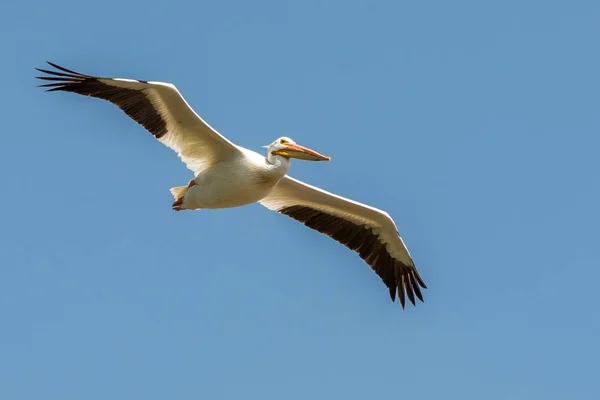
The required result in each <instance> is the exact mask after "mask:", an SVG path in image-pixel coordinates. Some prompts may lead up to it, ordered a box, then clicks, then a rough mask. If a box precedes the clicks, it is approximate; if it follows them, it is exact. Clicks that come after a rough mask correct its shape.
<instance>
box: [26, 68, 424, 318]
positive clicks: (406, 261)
mask: <svg viewBox="0 0 600 400" xmlns="http://www.w3.org/2000/svg"><path fill="white" fill-rule="evenodd" d="M49 64H50V65H51V66H53V67H55V68H56V69H57V70H59V71H60V72H59V71H49V70H44V69H37V68H36V69H37V70H38V71H41V72H43V73H46V74H49V75H46V76H39V77H38V78H39V79H43V80H47V81H52V83H49V84H44V85H40V86H42V87H48V88H49V89H48V91H57V90H60V91H67V92H73V93H77V94H81V95H87V96H92V97H97V98H101V99H104V100H107V101H109V102H111V103H113V104H115V105H116V106H117V107H119V108H120V109H121V110H123V111H124V112H125V113H126V114H127V115H128V116H129V117H131V118H132V119H133V120H135V121H136V122H138V123H140V124H141V125H142V126H144V127H145V128H146V129H147V130H148V131H149V132H150V133H152V134H153V135H154V136H155V137H156V138H157V139H158V140H159V141H160V142H161V143H163V144H164V145H166V146H168V147H169V148H171V149H173V150H174V151H175V152H176V153H177V154H178V155H179V156H180V157H181V159H182V160H183V162H184V163H185V164H186V165H187V167H188V168H189V169H190V170H192V171H193V172H194V178H193V179H192V180H190V182H189V183H188V184H187V185H185V186H177V187H173V188H171V193H172V194H173V197H174V198H175V202H174V203H173V205H172V207H173V209H174V210H177V211H180V210H195V209H202V208H206V209H211V208H228V207H239V206H243V205H246V204H250V203H254V202H259V203H261V204H262V205H264V206H265V207H267V208H269V209H271V210H274V211H276V212H279V213H281V214H284V215H287V216H289V217H291V218H293V219H296V220H298V221H300V222H302V223H304V224H305V225H306V226H308V227H310V228H312V229H314V230H317V231H319V232H321V233H324V234H326V235H328V236H330V237H332V238H333V239H335V240H337V241H338V242H340V243H342V244H344V245H345V246H346V247H348V248H350V249H352V250H354V251H356V252H357V253H358V254H359V255H360V257H361V258H362V259H363V260H364V261H365V262H367V264H369V265H370V266H371V268H372V269H373V270H374V271H375V272H376V273H377V275H379V277H380V278H381V279H382V281H383V282H384V283H385V285H386V286H387V287H388V289H389V293H390V297H391V299H392V300H395V298H396V293H398V297H399V299H400V303H401V305H402V307H404V305H405V294H406V296H407V297H408V299H409V300H410V301H411V303H412V304H415V296H416V297H418V298H419V299H420V300H421V301H423V297H422V294H421V290H420V287H422V288H426V285H425V283H424V282H423V280H422V279H421V277H420V276H419V273H418V272H417V269H416V267H415V265H414V262H413V260H412V258H411V256H410V253H409V252H408V249H407V248H406V246H405V244H404V242H403V241H402V238H401V237H400V235H399V234H398V231H397V228H396V225H395V223H394V221H393V220H392V218H391V217H390V216H389V215H388V214H387V213H386V212H384V211H382V210H379V209H377V208H373V207H370V206H368V205H365V204H361V203H358V202H355V201H352V200H349V199H346V198H344V197H341V196H338V195H335V194H332V193H329V192H327V191H324V190H322V189H319V188H316V187H314V186H310V185H308V184H306V183H303V182H300V181H298V180H296V179H294V178H291V177H289V176H288V175H287V173H288V170H289V168H290V159H291V158H297V159H303V160H308V161H328V160H330V158H329V157H326V156H324V155H322V154H319V153H317V152H315V151H314V150H311V149H308V148H306V147H304V146H300V145H298V144H297V143H295V142H294V141H293V140H291V139H290V138H287V137H282V138H279V139H277V140H275V141H274V142H273V143H271V144H270V145H268V146H265V147H267V156H266V157H264V156H262V155H260V154H258V153H256V152H254V151H251V150H248V149H245V148H243V147H240V146H237V145H235V144H234V143H232V142H230V141H229V140H227V139H226V138H225V137H223V136H222V135H221V134H219V133H218V132H217V131H216V130H215V129H213V128H212V127H211V126H210V125H208V124H207V123H206V122H205V121H204V120H203V119H202V118H201V117H200V116H199V115H197V114H196V113H195V112H194V110H193V109H192V108H191V107H190V106H189V105H188V103H187V102H186V101H185V99H184V98H183V96H182V95H181V94H180V93H179V91H178V90H177V88H176V87H175V86H174V85H172V84H170V83H164V82H148V81H142V80H134V79H122V78H103V77H97V76H91V75H86V74H81V73H79V72H75V71H72V70H69V69H66V68H63V67H60V66H58V65H56V64H53V63H50V62H49Z"/></svg>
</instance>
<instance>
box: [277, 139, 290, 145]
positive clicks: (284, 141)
mask: <svg viewBox="0 0 600 400" xmlns="http://www.w3.org/2000/svg"><path fill="white" fill-rule="evenodd" d="M279 143H281V144H283V145H286V144H288V143H289V142H288V141H287V140H285V139H281V140H280V141H279Z"/></svg>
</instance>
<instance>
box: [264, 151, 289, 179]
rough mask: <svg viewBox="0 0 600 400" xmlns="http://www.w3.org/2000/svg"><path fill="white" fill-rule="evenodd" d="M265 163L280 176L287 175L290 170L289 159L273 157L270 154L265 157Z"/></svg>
mask: <svg viewBox="0 0 600 400" xmlns="http://www.w3.org/2000/svg"><path fill="white" fill-rule="evenodd" d="M267 162H268V164H270V167H271V169H273V170H275V171H277V172H280V173H281V175H282V176H283V175H285V174H287V172H288V170H289V169H290V159H289V158H287V157H282V156H274V155H273V154H271V152H269V153H268V155H267Z"/></svg>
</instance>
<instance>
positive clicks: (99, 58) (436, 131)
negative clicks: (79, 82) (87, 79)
mask: <svg viewBox="0 0 600 400" xmlns="http://www.w3.org/2000/svg"><path fill="white" fill-rule="evenodd" d="M598 21H600V3H599V2H598V1H591V0H590V1H569V2H567V1H561V2H559V1H523V0H519V1H516V0H515V1H502V2H482V1H474V0H472V1H452V2H450V1H424V2H415V1H410V2H409V1H341V0H338V1H308V0H302V1H281V0H277V1H252V2H250V1H210V2H209V1H196V2H191V1H190V2H178V1H170V2H152V1H113V0H107V1H96V2H81V1H63V0H59V1H53V2H42V1H22V2H12V3H11V4H6V5H4V6H3V12H2V13H1V14H0V48H1V49H2V63H1V64H0V73H1V75H0V76H2V92H1V94H0V109H1V110H2V138H3V139H2V145H1V146H0V177H1V180H2V187H3V191H2V193H3V195H2V196H0V218H1V225H0V265H1V266H0V320H1V321H2V327H1V329H0V359H1V362H0V397H1V398H2V399H10V400H21V399H32V400H33V399H35V400H38V399H61V400H70V399H86V400H96V399H98V400H100V399H102V400H106V399H144V400H153V399H237V398H242V399H261V400H262V399H368V398H388V399H389V398H392V399H393V398H398V399H402V398H412V399H416V398H418V399H440V398H457V399H458V398H460V399H545V400H546V399H575V398H576V399H598V398H600V382H599V381H598V370H599V365H598V359H599V356H600V344H599V337H600V315H599V314H600V311H599V310H598V306H599V304H600V302H599V298H598V297H599V296H598V281H599V280H600V254H599V249H600V245H599V244H598V239H599V232H600V231H599V226H600V212H599V211H598V207H599V204H600V188H599V185H600V184H599V179H598V172H599V164H600V161H599V160H600V158H599V148H600V111H599V110H600V74H599V71H600V46H599V45H598V39H599V38H600V25H599V24H598ZM45 60H50V61H54V62H57V63H59V64H62V65H64V66H66V67H68V68H72V69H75V70H80V71H82V72H84V73H89V74H99V75H104V76H116V77H125V78H139V79H148V80H162V81H169V82H173V83H175V84H176V85H177V86H178V88H179V89H180V90H181V92H182V93H183V95H184V96H185V97H186V98H187V100H188V101H189V102H190V104H191V105H192V106H193V107H194V108H195V110H196V111H197V112H198V113H199V114H200V115H201V116H202V117H204V118H205V119H206V120H207V121H208V122H209V123H210V124H211V125H212V126H214V127H215V128H216V129H218V130H219V131H220V132H221V133H223V134H224V135H225V136H227V137H228V138H230V139H231V140H233V141H234V142H236V143H238V144H240V145H243V146H245V147H248V148H251V149H253V150H257V151H261V152H262V151H264V149H261V148H260V146H262V145H265V144H267V143H269V142H271V141H272V140H274V139H275V138H277V137H279V136H282V135H287V136H290V137H292V138H293V139H295V140H296V141H298V142H299V143H302V144H305V145H307V146H309V147H312V148H315V149H316V150H317V151H320V152H322V153H324V154H327V155H330V156H331V157H332V159H333V160H332V162H330V163H308V162H297V161H296V162H293V163H292V169H291V175H292V176H294V177H296V178H299V179H303V180H305V181H307V182H310V183H311V184H314V185H317V186H320V187H322V188H325V189H327V190H331V191H334V192H335V193H338V194H341V195H344V196H347V197H350V198H352V199H356V200H358V201H362V202H365V203H368V204H371V205H373V206H376V207H379V208H382V209H385V210H387V211H388V212H389V213H390V214H391V215H392V216H393V217H394V219H395V220H396V223H397V225H398V228H399V231H400V233H401V234H402V236H403V238H404V240H405V242H406V243H407V245H408V247H409V249H410V251H411V253H412V255H413V257H414V259H415V262H416V264H417V266H418V268H419V271H420V272H421V275H422V277H423V278H424V280H425V282H426V283H427V284H428V286H429V289H428V290H426V291H424V296H425V303H423V304H421V303H418V304H417V307H413V306H412V305H410V306H408V307H407V308H406V309H405V310H402V309H401V307H400V305H399V303H392V302H391V301H390V299H389V296H388V293H387V289H386V288H385V286H384V285H383V283H382V282H381V281H380V280H379V278H378V277H377V276H376V275H375V274H374V273H373V272H372V271H371V270H370V268H369V267H368V266H367V265H366V264H365V263H363V261H362V260H361V259H360V258H359V257H358V256H357V255H355V254H354V253H353V252H351V251H349V250H347V249H346V248H344V247H343V246H341V245H339V244H337V243H336V242H334V241H332V240H331V239H329V238H327V237H325V236H322V235H320V234H318V233H316V232H313V231H311V230H310V229H308V228H306V227H304V226H302V225H301V224H299V223H297V222H295V221H293V220H291V219H288V218H286V217H284V216H280V215H277V214H276V213H273V212H271V211H268V210H266V209H264V208H263V207H262V206H260V205H251V206H247V207H243V208H239V209H229V210H219V211H198V212H181V213H176V212H174V211H172V210H171V207H170V205H171V203H172V201H173V199H172V197H171V194H170V193H169V188H170V187H172V186H178V185H184V184H186V183H187V182H188V180H189V179H190V177H191V173H190V172H189V171H188V170H187V169H186V168H185V166H184V165H183V164H182V163H181V162H180V161H179V159H178V158H177V156H176V155H175V154H174V153H173V152H171V150H169V149H168V148H166V147H164V146H162V145H161V144H160V143H158V142H157V141H156V140H155V139H154V138H153V137H152V136H151V135H150V134H149V133H147V132H146V131H144V130H143V128H141V127H140V126H139V125H137V124H136V123H134V122H132V121H131V120H129V119H128V118H127V117H126V116H125V115H124V114H123V113H122V112H121V111H119V110H118V109H117V108H116V107H114V106H112V105H111V104H109V103H105V102H103V101H101V100H98V99H92V98H87V97H83V96H77V95H74V94H70V93H51V94H49V93H44V92H43V90H41V89H38V88H36V87H35V85H37V84H38V82H37V81H36V80H35V79H34V78H33V77H34V76H35V75H36V72H35V71H34V70H33V68H34V67H42V68H44V67H45V64H44V61H45ZM290 254H293V257H290V256H289V255H290Z"/></svg>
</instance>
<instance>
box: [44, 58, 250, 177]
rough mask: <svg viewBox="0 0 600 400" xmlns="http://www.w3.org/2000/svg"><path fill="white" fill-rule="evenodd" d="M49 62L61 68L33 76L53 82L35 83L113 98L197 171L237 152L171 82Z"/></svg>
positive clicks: (102, 97) (53, 89)
mask: <svg viewBox="0 0 600 400" xmlns="http://www.w3.org/2000/svg"><path fill="white" fill-rule="evenodd" d="M48 64H50V65H51V66H53V67H54V68H56V69H58V70H60V71H62V72H58V71H48V70H45V69H39V68H36V69H37V70H38V71H40V72H43V73H46V74H49V75H50V76H38V77H37V78H38V79H42V80H46V81H52V82H53V83H49V84H45V85H40V86H42V87H49V88H50V89H48V91H55V90H62V91H65V92H73V93H77V94H81V95H85V96H91V97H97V98H100V99H103V100H107V101H109V102H111V103H113V104H114V105H116V106H117V107H119V108H120V109H121V110H123V111H124V112H125V114H127V115H128V116H129V117H130V118H131V119H133V120H134V121H136V122H137V123H139V124H141V125H142V126H143V127H144V128H146V129H147V130H148V131H149V132H150V133H151V134H152V135H153V136H154V137H155V138H156V139H158V140H159V141H160V142H161V143H163V144H164V145H166V146H167V147H169V148H171V149H172V150H174V151H175V152H177V153H178V155H179V156H180V157H181V159H182V161H183V162H184V163H185V164H186V165H187V167H188V168H189V169H191V170H192V171H194V172H195V173H196V174H197V173H198V172H200V171H201V170H202V169H204V168H206V167H208V166H210V165H214V164H216V163H217V162H219V161H221V160H224V159H227V158H229V157H231V156H232V155H234V154H235V153H239V152H240V150H239V148H238V147H237V146H236V145H234V144H233V143H231V142H230V141H229V140H227V139H226V138H224V137H223V136H222V135H221V134H219V132H217V131H216V130H215V129H213V128H212V127H211V126H210V125H208V124H207V123H206V122H205V121H204V120H203V119H202V118H200V116H198V114H196V113H195V112H194V110H193V109H192V108H191V107H190V106H189V105H188V103H187V102H186V101H185V99H184V98H183V96H182V95H181V93H179V91H178V90H177V88H176V87H175V86H174V85H172V84H170V83H165V82H148V81H142V80H134V79H122V78H104V77H99V76H91V75H86V74H82V73H79V72H75V71H71V70H69V69H66V68H63V67H60V66H58V65H56V64H53V63H51V62H48Z"/></svg>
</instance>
